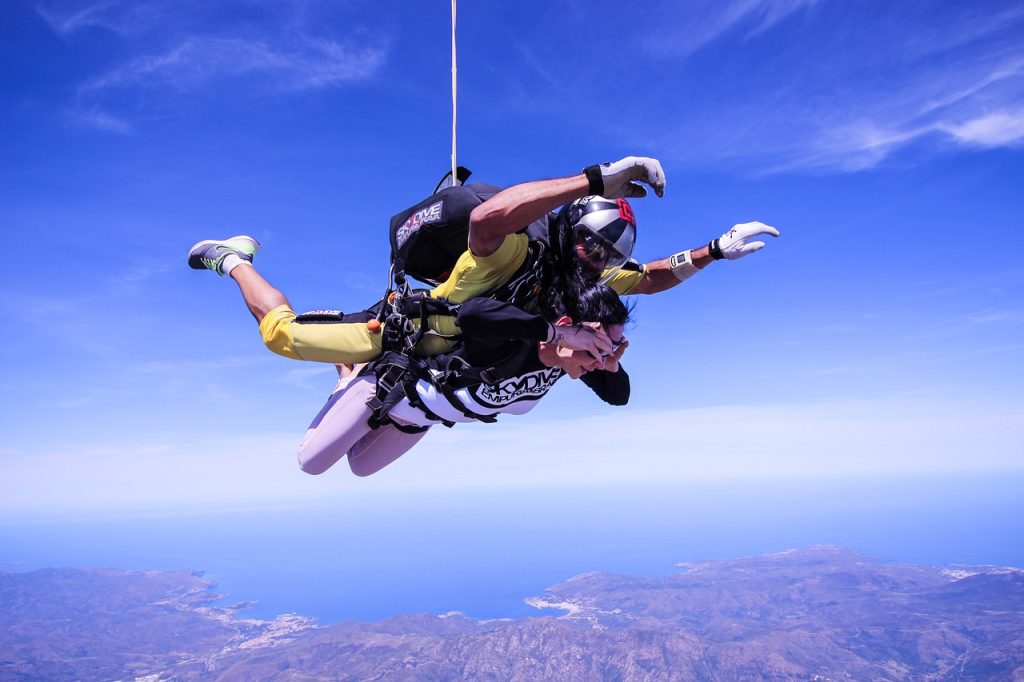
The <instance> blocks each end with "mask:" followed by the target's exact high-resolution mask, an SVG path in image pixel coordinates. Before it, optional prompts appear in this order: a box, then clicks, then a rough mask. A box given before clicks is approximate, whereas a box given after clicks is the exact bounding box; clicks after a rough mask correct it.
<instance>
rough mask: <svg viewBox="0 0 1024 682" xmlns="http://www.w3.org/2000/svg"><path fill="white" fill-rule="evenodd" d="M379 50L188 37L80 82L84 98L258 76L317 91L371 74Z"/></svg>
mask: <svg viewBox="0 0 1024 682" xmlns="http://www.w3.org/2000/svg"><path fill="white" fill-rule="evenodd" d="M383 58H384V51H383V49H382V48H380V47H368V46H359V47H355V46H352V45H345V44H341V43H338V42H335V41H331V40H323V39H315V38H306V39H302V40H299V41H295V42H293V43H292V44H290V45H287V46H285V45H275V44H270V43H268V42H264V41H253V40H248V39H243V38H222V37H209V38H198V37H190V38H187V39H185V40H184V41H183V42H181V43H180V44H178V45H176V46H174V47H173V48H171V49H170V50H168V51H166V52H162V53H159V54H151V55H145V56H141V57H138V58H135V59H133V60H131V61H129V62H127V63H125V64H122V65H120V66H118V67H117V68H115V69H112V70H111V71H108V72H106V73H103V74H100V75H99V76H96V77H94V78H91V79H90V80H88V81H86V82H85V83H83V84H82V86H81V89H80V92H81V94H82V95H83V96H88V95H95V94H96V93H97V92H100V91H106V90H111V89H118V88H166V87H171V88H174V89H177V90H180V91H190V90H196V89H199V88H202V87H204V86H206V85H208V84H210V83H212V82H214V81H218V80H224V79H233V78H245V77H250V76H257V77H259V78H260V79H261V80H262V83H263V87H264V88H269V89H277V90H302V89H311V88H321V87H326V86H330V85H334V84H337V83H341V82H346V81H353V80H359V79H362V78H366V77H369V76H371V75H372V74H373V73H374V72H376V70H377V69H378V68H379V67H380V65H381V63H382V62H383Z"/></svg>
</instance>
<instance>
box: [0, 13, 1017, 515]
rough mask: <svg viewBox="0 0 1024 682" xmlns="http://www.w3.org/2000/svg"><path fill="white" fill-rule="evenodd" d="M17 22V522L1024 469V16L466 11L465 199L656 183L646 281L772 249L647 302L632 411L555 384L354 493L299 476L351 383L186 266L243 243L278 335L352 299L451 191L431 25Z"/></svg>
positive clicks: (439, 37)
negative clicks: (639, 174)
mask: <svg viewBox="0 0 1024 682" xmlns="http://www.w3.org/2000/svg"><path fill="white" fill-rule="evenodd" d="M0 16H2V22H0V31H2V34H3V40H2V41H0V55H2V57H0V59H2V67H0V87H2V90H3V97H2V98H0V133H2V138H0V139H2V142H0V225H2V229H3V237H4V244H5V246H6V251H7V258H6V264H5V266H4V267H3V268H2V269H0V287H2V289H0V290H2V294H3V300H4V301H5V303H6V304H7V305H6V306H5V308H6V309H7V311H8V315H7V316H5V318H4V320H3V322H2V323H0V325H2V326H0V333H2V334H3V337H4V339H5V342H6V348H7V359H6V360H5V362H4V364H3V374H2V377H0V382H2V385H3V388H4V394H5V396H7V400H5V403H6V405H5V409H4V412H3V417H2V420H3V431H4V434H5V437H4V440H3V442H2V444H0V488H2V490H0V493H2V494H0V513H2V514H5V515H14V516H18V515H22V514H38V513H42V512H55V513H79V512H82V511H92V510H100V509H105V510H110V509H129V508H130V509H135V508H142V507H148V506H175V505H177V506H180V507H183V508H198V507H203V506H211V505H223V504H242V503H246V504H248V503H258V502H262V501H267V500H274V501H286V502H287V501H290V500H299V499H311V498H316V497H324V498H328V499H330V498H336V497H337V496H339V495H342V496H349V497H351V496H358V495H363V494H367V495H375V494H381V493H383V492H387V491H401V490H405V489H410V488H412V489H417V490H423V489H430V488H444V489H455V490H458V489H460V488H463V489H465V488H474V489H476V488H480V487H482V486H496V485H497V486H530V485H545V486H573V485H586V484H590V483H595V484H596V483H602V484H603V483H607V482H610V481H619V482H621V483H622V484H623V485H627V486H630V487H632V488H634V489H636V490H642V489H643V487H644V486H645V485H647V484H649V483H650V482H651V481H660V482H664V481H672V480H680V481H682V480H699V479H701V478H715V479H723V478H729V477H738V476H755V477H756V476H762V477H764V478H765V479H766V480H769V479H772V478H778V477H794V476H806V475H814V474H821V475H848V474H867V475H885V474H896V473H899V474H906V473H930V472H957V471H964V472H969V471H1018V472H1019V471H1020V470H1021V469H1022V468H1024V462H1022V457H1021V454H1022V448H1021V445H1020V443H1021V442H1022V441H1024V399H1022V395H1021V390H1020V386H1022V385H1024V362H1022V361H1021V352H1022V350H1024V342H1022V339H1024V334H1022V332H1024V266H1022V265H1021V263H1020V260H1019V249H1020V246H1019V241H1020V237H1021V234H1022V229H1021V215H1022V213H1024V199H1022V192H1021V191H1020V188H1021V187H1022V186H1024V182H1022V180H1024V165H1022V163H1024V149H1022V148H1024V7H1022V6H1021V5H1020V3H1015V2H985V3H973V4H968V3H948V2H908V3H895V4H894V3H886V2H870V1H866V2H857V3H849V2H838V1H837V0H817V1H807V0H777V1H770V0H729V1H719V2H688V3H677V2H651V3H643V4H636V3H634V4H630V5H625V4H623V3H620V2H585V3H584V2H563V3H551V4H547V3H539V2H536V3H535V2H520V3H479V2H477V3H469V2H467V3H463V5H462V6H461V8H460V14H459V34H458V35H459V160H460V162H461V163H463V164H465V165H467V166H469V167H470V168H472V169H473V170H474V171H475V173H476V177H477V178H479V179H481V180H485V181H488V182H492V183H495V184H501V185H507V184H512V183H515V182H518V181H524V180H530V179H537V178H543V177H555V176H560V175H567V174H571V173H574V172H577V171H579V169H581V168H582V167H583V166H585V165H587V164H590V163H593V162H599V161H605V160H613V159H616V158H619V157H621V156H625V155H628V154H644V155H651V156H656V157H658V158H660V159H661V160H662V162H663V164H664V167H665V170H666V173H667V176H668V189H667V194H666V196H665V198H664V199H660V200H659V199H654V198H651V199H647V200H645V201H642V202H637V203H636V204H635V207H634V208H635V210H636V213H637V217H638V220H639V243H638V246H637V249H636V255H637V256H638V257H640V258H641V259H642V260H651V259H654V258H660V257H664V256H667V255H669V254H671V253H673V252H675V251H678V250H680V249H682V248H686V247H692V246H698V245H701V244H703V243H706V242H707V241H708V240H709V239H710V238H712V237H715V236H717V235H718V234H720V233H721V232H722V231H723V230H725V229H727V228H728V227H729V226H731V225H732V224H733V223H737V222H744V221H748V220H762V221H765V222H768V223H770V224H773V225H775V226H777V227H778V228H779V229H780V230H781V231H782V237H781V238H780V239H779V240H777V241H773V242H772V243H771V244H769V245H768V248H766V249H765V250H764V251H763V252H762V253H759V254H756V255H754V256H751V257H749V258H747V259H744V260H742V261H739V262H734V263H716V264H714V265H713V266H712V267H711V268H709V270H708V271H706V272H705V273H702V274H701V275H699V276H698V277H697V278H695V279H694V280H692V281H690V282H687V283H685V284H684V285H682V286H680V287H679V288H677V289H674V290H673V291H671V292H669V293H666V294H662V295H659V296H656V297H643V298H641V299H640V300H638V301H637V304H636V315H635V316H636V320H637V322H636V324H635V326H634V327H633V328H632V329H631V330H630V336H631V339H632V345H631V347H630V350H629V353H628V354H627V356H626V358H625V360H624V364H625V366H626V367H627V368H628V369H629V371H630V374H631V377H632V379H633V387H634V388H633V399H632V401H631V404H630V406H628V407H627V408H622V409H613V408H609V407H606V406H604V405H602V404H600V403H599V402H598V401H596V400H594V399H593V398H592V397H591V396H590V395H589V394H588V391H587V390H586V389H585V388H584V387H582V386H579V385H572V384H569V382H565V385H560V386H559V388H558V389H557V391H555V394H553V395H551V396H550V397H549V398H547V399H546V400H545V404H544V405H542V407H541V408H539V409H538V410H536V411H535V412H534V413H532V414H531V415H529V416H528V417H524V418H519V419H514V418H513V419H505V420H503V421H502V423H501V424H499V425H496V426H486V425H471V426H467V427H460V428H459V429H457V430H453V431H447V430H445V431H442V430H440V429H438V430H437V431H438V432H437V433H433V434H431V435H430V436H429V437H428V438H427V439H426V440H424V442H423V443H422V444H421V445H420V446H419V447H418V448H417V450H416V451H414V452H413V453H411V454H410V455H409V456H407V457H406V458H404V459H403V460H401V461H400V462H399V463H397V464H396V465H394V466H392V467H391V468H390V469H388V470H386V471H384V472H382V473H381V474H379V475H377V476H374V477H373V478H370V479H365V480H364V479H356V478H355V477H353V476H351V475H350V474H349V473H348V471H347V467H346V466H345V465H344V463H342V464H340V465H339V466H338V467H336V469H334V470H332V471H331V472H329V473H328V474H327V475H325V476H321V477H315V478H314V477H310V476H307V475H305V474H302V473H301V472H300V471H299V470H298V468H297V466H296V465H295V463H294V449H295V446H296V444H297V442H298V439H299V438H300V436H301V434H302V432H303V431H304V429H305V426H306V424H307V423H308V421H309V419H310V418H311V417H312V416H313V415H314V414H315V413H316V411H317V410H318V409H319V407H320V405H321V404H322V401H323V399H324V398H325V397H326V395H327V393H328V391H329V390H330V388H331V387H332V386H333V369H332V368H331V367H329V366H321V365H315V364H301V363H296V362H292V361H288V360H285V359H283V358H279V357H277V356H274V355H272V354H270V353H269V352H267V351H266V350H265V349H264V348H263V347H262V345H261V343H260V341H259V337H258V335H257V333H256V328H255V324H254V323H253V321H252V319H251V318H250V317H249V314H248V313H247V312H246V311H245V309H244V308H243V307H242V305H241V302H240V299H239V297H238V295H237V293H236V292H235V291H234V289H233V286H232V285H231V284H230V283H229V282H227V281H224V280H219V279H218V278H217V277H215V276H213V275H211V274H209V273H196V272H193V271H190V270H189V269H188V268H187V267H186V266H185V254H186V252H187V249H188V247H189V246H190V245H191V244H192V243H193V242H195V241H197V240H199V239H204V238H211V237H226V236H229V235H232V234H237V233H248V234H251V235H253V236H255V237H257V238H258V239H259V240H260V241H261V242H262V243H263V245H264V250H263V251H262V252H261V253H260V254H259V255H258V257H257V265H258V266H259V268H260V270H261V272H263V273H264V274H265V275H266V276H267V277H268V278H269V279H270V280H271V281H272V282H274V283H275V284H277V285H278V286H280V287H281V288H282V289H283V290H284V291H285V292H286V293H287V294H288V296H289V298H290V299H291V301H292V303H293V304H294V305H295V307H296V308H298V309H312V308H321V307H337V308H343V309H355V308H360V307H363V306H364V305H366V304H368V303H370V302H372V301H373V300H374V299H375V297H376V296H378V295H379V293H380V291H381V290H382V289H383V287H384V284H385V277H386V264H387V239H386V226H387V222H388V218H389V217H390V216H391V215H392V214H393V213H395V212H397V211H399V210H400V209H401V208H403V207H404V206H406V205H409V204H411V203H413V202H415V201H417V200H419V199H420V198H422V196H424V195H425V194H426V193H427V192H429V190H430V189H431V188H432V187H433V186H434V184H435V183H436V181H437V179H438V178H439V176H440V175H441V174H442V173H443V172H444V170H445V168H446V167H447V165H448V163H449V148H450V137H449V134H450V116H451V106H450V82H449V76H450V73H449V69H450V63H449V59H450V55H449V33H448V31H449V4H448V3H444V2H404V3H374V2H361V1H352V2H279V3H259V2H242V1H240V2H191V1H187V0H186V1H177V2H169V1H163V0H157V1H145V0H140V1H137V2H116V1H106V2H60V3H54V2H44V1H40V2H21V1H14V2H7V3H3V6H2V8H0Z"/></svg>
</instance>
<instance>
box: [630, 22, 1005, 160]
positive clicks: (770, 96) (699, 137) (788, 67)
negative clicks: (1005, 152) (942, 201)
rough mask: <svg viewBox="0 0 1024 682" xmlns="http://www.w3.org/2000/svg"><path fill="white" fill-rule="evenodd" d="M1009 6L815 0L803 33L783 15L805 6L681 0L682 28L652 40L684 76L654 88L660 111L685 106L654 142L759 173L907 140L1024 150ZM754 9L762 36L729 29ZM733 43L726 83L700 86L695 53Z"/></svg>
mask: <svg viewBox="0 0 1024 682" xmlns="http://www.w3.org/2000/svg"><path fill="white" fill-rule="evenodd" d="M1002 4H1004V7H1003V8H1001V9H1000V8H999V7H995V6H994V7H986V8H980V7H976V6H967V5H942V6H938V5H935V6H929V5H927V3H923V4H921V5H905V6H892V5H890V6H888V7H886V8H884V9H881V8H880V9H879V10H878V11H874V10H871V9H869V8H862V9H863V11H859V12H855V11H852V10H851V8H850V7H849V6H848V5H844V4H842V3H819V4H818V5H817V6H816V7H815V8H814V10H815V11H814V12H813V13H805V21H804V22H803V24H802V25H801V26H800V27H799V28H793V26H792V25H790V26H789V27H788V28H787V29H785V30H783V29H782V28H781V25H780V24H779V18H781V17H785V16H788V15H791V14H794V13H795V12H797V11H798V10H801V9H808V8H809V4H808V3H798V2H792V3H778V4H774V3H757V2H747V3H730V4H724V5H723V6H722V7H721V8H718V9H716V10H714V11H710V10H708V9H706V8H703V9H699V11H698V10H694V9H693V8H690V7H689V6H687V7H685V8H683V7H680V9H678V10H676V11H677V12H678V13H680V15H682V19H681V20H679V21H677V22H675V24H674V23H673V22H671V21H666V22H665V24H666V26H669V27H671V26H673V25H677V26H681V27H682V30H680V31H679V35H678V36H676V35H675V34H674V33H673V32H672V31H673V29H669V28H666V29H665V31H666V32H665V33H664V34H663V35H662V34H659V33H658V32H655V33H654V41H655V42H654V45H655V47H654V48H652V49H653V52H654V53H655V54H657V55H658V56H660V57H661V58H663V59H665V60H669V61H666V62H664V64H663V65H662V68H663V69H671V72H673V73H675V74H678V75H681V76H682V77H681V78H678V79H677V80H676V83H677V85H678V89H676V90H671V89H667V90H665V91H664V92H666V93H668V94H665V95H661V94H659V95H658V97H657V99H658V100H659V102H658V106H659V107H661V106H666V105H668V103H670V102H673V101H677V100H678V101H679V102H680V104H679V106H677V108H676V111H677V112H678V114H679V115H678V116H677V117H676V120H677V122H676V123H672V122H671V121H672V118H671V117H667V118H666V120H667V121H669V123H668V125H667V126H666V128H665V130H666V132H665V134H664V135H662V136H661V137H660V139H657V140H656V141H654V142H653V143H651V141H650V140H647V142H648V144H649V146H652V147H654V148H662V149H667V150H668V153H667V154H666V155H667V156H669V157H675V160H677V161H679V162H681V163H684V164H688V165H693V164H702V165H706V164H712V165H717V164H725V165H743V166H748V167H754V168H757V169H758V170H759V171H761V172H781V171H793V170H812V171H826V172H835V171H840V172H852V171H861V170H865V169H870V168H873V167H875V166H877V165H878V164H880V163H883V162H885V161H886V160H888V159H891V158H892V157H893V155H895V154H897V153H899V152H901V151H903V150H907V149H910V148H915V149H920V150H922V151H925V152H935V151H948V150H955V149H963V148H994V147H1004V146H1020V145H1021V144H1022V143H1024V40H1022V39H1021V36H1022V35H1024V33H1022V31H1024V9H1022V8H1021V7H1020V6H1019V4H1018V5H1016V6H1014V5H1012V4H1009V3H1002ZM699 7H703V6H699ZM819 10H820V11H819ZM757 12H763V13H765V16H766V17H768V20H766V21H765V22H764V23H763V25H758V28H757V30H756V31H747V32H746V33H742V32H739V31H738V30H734V29H736V28H738V27H739V26H743V25H747V24H749V23H750V18H751V17H752V16H753V15H754V14H756V13H757ZM952 27H955V28H952ZM769 29H772V30H769ZM659 36H660V37H659ZM736 37H739V38H741V39H739V40H736V39H735V38H736ZM726 40H732V41H733V43H732V49H731V50H728V53H730V54H731V55H734V57H732V59H731V61H730V58H720V59H719V60H718V62H719V63H720V64H721V67H720V68H723V69H726V70H727V73H728V76H726V75H725V74H723V81H722V82H720V83H719V82H715V81H713V80H710V81H709V80H708V79H707V78H706V77H704V78H698V79H696V80H695V81H694V82H695V83H699V86H700V87H699V89H695V88H694V86H692V85H691V84H690V82H689V79H691V78H695V76H694V72H693V68H692V66H691V64H693V63H694V62H695V61H698V60H697V57H698V56H699V55H694V52H695V50H696V49H697V48H699V47H704V46H708V45H711V44H712V43H714V44H715V45H716V46H717V47H719V48H721V47H723V45H724V41H726ZM723 49H724V48H723ZM671 60H675V61H671ZM647 100H650V97H647V98H645V105H647V107H648V109H649V108H650V102H649V101H647ZM633 137H636V134H635V133H634V135H633Z"/></svg>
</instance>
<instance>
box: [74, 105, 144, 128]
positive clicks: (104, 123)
mask: <svg viewBox="0 0 1024 682" xmlns="http://www.w3.org/2000/svg"><path fill="white" fill-rule="evenodd" d="M67 116H68V119H69V120H70V121H71V122H72V123H73V124H75V125H78V126H82V127H84V128H92V129H94V130H99V131H102V132H105V133H117V134H119V135H131V134H133V133H135V126H133V125H132V124H131V123H128V122H127V121H125V120H123V119H120V118H118V117H117V116H114V115H112V114H108V113H107V112H105V111H100V110H99V109H96V108H95V107H92V108H77V109H72V110H69V111H68V112H67Z"/></svg>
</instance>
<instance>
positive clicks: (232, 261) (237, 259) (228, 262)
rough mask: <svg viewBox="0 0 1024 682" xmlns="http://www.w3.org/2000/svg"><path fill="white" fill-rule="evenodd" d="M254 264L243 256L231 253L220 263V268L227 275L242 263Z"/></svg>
mask: <svg viewBox="0 0 1024 682" xmlns="http://www.w3.org/2000/svg"><path fill="white" fill-rule="evenodd" d="M243 263H244V264H246V265H252V263H250V262H249V261H247V260H245V259H244V258H242V257H241V256H239V255H238V254H235V253H229V254H228V255H226V256H224V262H223V263H221V264H220V269H221V270H223V271H224V274H225V275H229V274H231V271H232V270H234V269H235V268H237V267H238V266H239V265H242V264H243Z"/></svg>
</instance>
